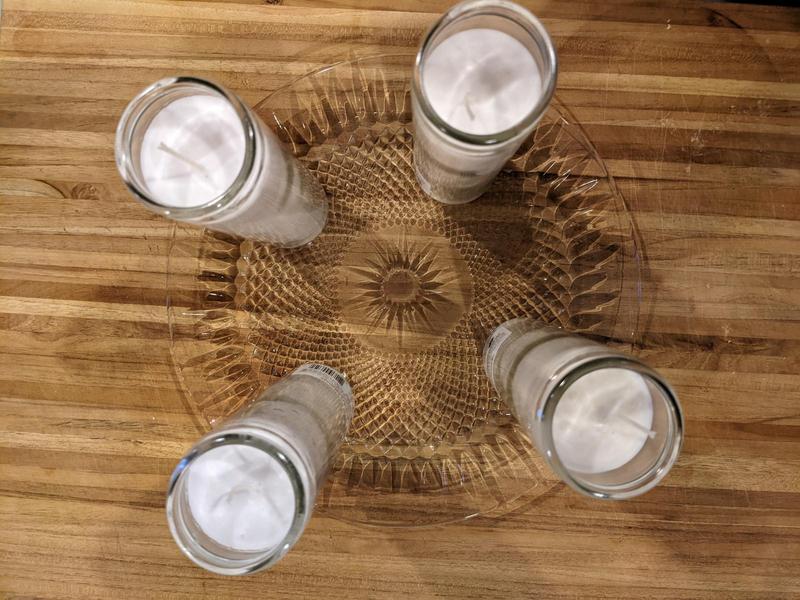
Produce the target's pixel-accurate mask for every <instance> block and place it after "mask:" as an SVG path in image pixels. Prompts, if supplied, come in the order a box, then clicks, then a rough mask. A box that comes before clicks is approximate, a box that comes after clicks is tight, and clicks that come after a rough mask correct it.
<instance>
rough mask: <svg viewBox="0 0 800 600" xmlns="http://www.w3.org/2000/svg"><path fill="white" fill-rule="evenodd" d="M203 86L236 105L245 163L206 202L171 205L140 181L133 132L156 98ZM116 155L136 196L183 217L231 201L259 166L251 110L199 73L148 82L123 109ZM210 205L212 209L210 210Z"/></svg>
mask: <svg viewBox="0 0 800 600" xmlns="http://www.w3.org/2000/svg"><path fill="white" fill-rule="evenodd" d="M192 87H195V88H200V89H202V90H204V91H211V92H213V93H214V94H216V95H218V96H221V97H222V98H224V99H225V100H227V101H228V103H229V104H230V106H231V108H233V110H234V112H235V113H236V116H237V117H238V118H239V121H240V123H241V125H242V132H243V134H244V141H245V149H244V158H243V160H242V166H241V168H240V169H239V173H238V174H237V175H236V178H235V179H234V180H233V183H231V185H230V186H229V187H228V189H226V190H225V191H224V192H223V193H222V194H220V195H219V196H217V197H215V198H212V199H211V200H209V201H208V202H206V203H205V204H200V205H199V206H170V205H167V204H162V203H161V202H159V201H158V200H157V199H156V198H154V197H152V196H151V195H150V194H149V193H148V192H147V191H146V188H145V187H144V185H142V183H141V182H140V181H139V178H138V176H137V174H136V171H137V170H136V169H134V167H133V165H134V160H133V152H132V149H131V145H132V140H133V133H134V132H135V131H136V128H137V127H138V126H139V121H140V119H141V118H142V116H143V115H144V114H145V113H146V112H147V109H148V108H150V106H151V105H152V104H153V103H154V102H156V101H157V100H159V99H161V98H163V97H164V95H166V94H169V93H170V92H171V91H172V90H176V89H180V88H192ZM114 156H115V160H116V163H117V170H118V171H119V174H120V177H121V178H122V181H123V183H125V186H126V187H127V188H128V190H130V192H131V193H132V194H133V195H134V197H135V198H136V199H137V200H139V201H140V202H143V203H144V204H145V205H146V206H149V207H151V208H155V209H156V210H157V212H160V213H162V214H164V215H172V216H180V217H181V218H184V219H191V218H193V217H202V216H207V215H209V214H210V213H214V212H217V211H219V210H222V209H224V208H225V207H226V206H228V205H230V204H231V203H232V202H233V200H234V199H235V198H236V197H237V194H238V193H239V191H240V190H241V189H242V187H243V186H244V184H245V182H246V181H247V179H248V177H249V175H250V173H251V172H252V170H253V168H254V167H255V166H256V164H255V157H256V125H255V123H254V122H253V118H252V117H251V115H250V111H249V109H248V108H247V106H246V105H245V104H244V103H243V102H242V100H241V99H240V98H239V97H238V96H236V95H235V94H233V93H231V92H229V91H228V90H226V89H225V88H224V87H222V86H220V85H218V84H216V83H214V82H213V81H209V80H207V79H201V78H199V77H187V76H178V77H165V78H164V79H160V80H158V81H156V82H155V83H153V84H151V85H149V86H147V87H146V88H145V89H143V90H142V91H141V92H139V93H138V94H137V95H136V96H135V97H134V98H133V100H131V101H130V102H129V103H128V105H127V106H126V107H125V110H124V111H123V112H122V116H121V117H120V119H119V123H118V124H117V130H116V137H115V141H114ZM209 209H213V210H211V211H209Z"/></svg>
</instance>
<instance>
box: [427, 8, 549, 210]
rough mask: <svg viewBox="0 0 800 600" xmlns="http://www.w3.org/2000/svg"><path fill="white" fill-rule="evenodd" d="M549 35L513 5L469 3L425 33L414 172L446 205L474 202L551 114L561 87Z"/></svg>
mask: <svg viewBox="0 0 800 600" xmlns="http://www.w3.org/2000/svg"><path fill="white" fill-rule="evenodd" d="M556 70H557V66H556V55H555V50H554V48H553V44H552V42H551V41H550V37H549V36H548V35H547V31H545V29H544V27H543V26H542V24H541V23H540V22H539V21H538V20H537V19H536V17H534V16H533V15H532V14H531V13H530V12H528V11H527V10H525V9H524V8H522V7H521V6H519V5H518V4H515V3H513V2H506V1H503V0H497V1H496V2H487V1H468V2H462V3H461V4H458V5H456V6H454V7H453V8H451V9H450V10H449V11H448V12H447V13H445V15H444V16H442V18H441V19H440V20H439V22H438V23H437V24H436V25H435V26H434V27H433V29H432V30H431V32H430V33H429V34H428V35H427V36H426V38H425V40H424V41H423V43H422V46H421V47H420V50H419V54H418V55H417V62H416V68H415V73H414V86H413V94H412V109H413V113H414V170H415V172H416V175H417V180H418V181H419V184H420V186H421V187H422V189H423V190H424V191H425V193H427V194H428V195H429V196H431V197H433V198H435V199H436V200H439V201H440V202H444V203H446V204H462V203H464V202H469V201H471V200H474V199H475V198H477V197H478V196H480V195H481V194H483V193H484V192H485V191H486V190H487V189H488V188H489V186H490V185H491V182H492V180H493V179H494V178H495V177H496V176H497V174H498V172H499V171H500V169H502V167H503V165H504V164H505V163H506V161H508V159H509V158H511V157H512V156H513V155H514V152H516V150H517V148H519V146H520V144H521V143H522V142H523V141H524V140H525V138H526V137H527V136H528V135H529V134H530V132H531V131H533V128H534V127H535V126H536V123H538V121H539V119H541V117H542V115H544V111H545V110H546V108H547V104H548V103H549V101H550V98H551V97H552V95H553V92H554V90H555V83H556Z"/></svg>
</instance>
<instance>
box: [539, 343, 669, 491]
mask: <svg viewBox="0 0 800 600" xmlns="http://www.w3.org/2000/svg"><path fill="white" fill-rule="evenodd" d="M602 369H626V370H629V371H634V372H636V373H638V374H639V375H641V376H642V377H645V378H646V379H647V380H649V381H650V382H652V383H653V384H654V385H655V386H656V387H657V388H658V389H659V391H660V392H661V393H662V395H663V396H664V398H665V399H666V404H667V407H668V410H669V414H670V417H671V418H670V423H671V426H672V427H673V428H674V430H673V432H672V436H671V442H670V443H667V444H665V447H664V449H663V450H662V452H661V455H660V456H659V457H658V459H657V460H656V461H655V464H654V466H653V467H651V468H650V469H649V470H648V471H647V472H645V473H643V474H642V475H641V476H640V477H638V478H636V479H634V480H632V481H629V482H627V483H625V484H622V485H619V486H611V485H609V486H595V485H592V484H591V483H589V482H587V481H584V480H582V479H580V478H576V477H573V476H572V475H571V474H570V471H569V469H567V468H566V467H565V466H564V465H563V464H562V462H561V460H560V459H559V458H558V453H557V452H556V451H555V445H554V443H553V430H552V423H553V417H554V415H555V411H556V407H557V406H558V402H559V400H560V399H561V397H562V396H563V395H564V393H565V392H566V391H567V389H568V388H569V386H571V385H572V384H573V383H575V382H576V381H577V380H578V379H580V378H581V377H583V376H585V375H587V374H589V373H591V372H593V371H599V370H602ZM536 420H537V422H539V423H540V424H541V425H542V430H541V431H542V441H543V442H544V449H545V458H546V459H547V462H548V463H549V464H550V466H551V467H552V468H553V470H554V471H555V472H556V474H557V475H558V476H559V477H560V478H561V479H562V480H563V481H564V482H566V483H567V485H569V486H570V487H571V488H572V489H574V490H576V491H578V492H580V493H581V494H584V495H586V496H590V497H592V498H600V499H603V500H624V499H626V498H633V497H635V496H639V495H641V494H644V493H645V492H648V491H650V490H651V489H653V488H654V487H655V486H656V485H658V483H659V482H660V481H661V480H662V479H663V478H664V477H666V475H667V473H669V471H670V469H671V468H672V465H674V464H675V461H676V460H677V459H678V455H679V454H680V451H681V446H682V444H683V429H684V425H683V411H682V410H681V406H680V403H679V402H678V396H677V395H676V394H675V392H674V390H673V389H672V388H671V387H670V385H669V384H668V383H667V382H666V381H665V380H664V379H663V378H662V377H661V376H660V375H659V374H658V373H657V372H655V371H654V370H652V369H651V368H649V367H648V366H646V365H644V364H642V363H641V362H639V361H638V360H636V359H634V358H629V357H625V356H613V357H601V358H595V359H592V360H589V361H586V362H584V363H582V364H580V365H578V366H577V367H575V368H573V369H570V370H569V371H568V372H567V373H566V374H565V375H564V376H562V377H561V378H560V379H559V380H558V381H557V382H556V383H555V385H554V386H553V387H552V388H551V389H550V392H549V393H548V394H547V397H546V398H545V401H544V405H543V407H542V408H541V409H539V410H538V411H537V412H536Z"/></svg>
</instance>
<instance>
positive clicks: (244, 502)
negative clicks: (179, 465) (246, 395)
mask: <svg viewBox="0 0 800 600" xmlns="http://www.w3.org/2000/svg"><path fill="white" fill-rule="evenodd" d="M188 502H189V507H190V509H191V512H192V517H193V518H194V520H195V521H196V523H197V524H198V525H199V526H200V528H201V529H202V530H203V532H204V533H205V534H206V535H208V536H209V537H210V538H211V539H213V540H214V541H216V542H217V543H219V544H222V545H223V546H226V547H228V548H233V549H235V550H242V551H263V550H268V549H273V548H275V547H276V546H278V544H280V543H281V541H282V540H283V539H285V538H286V535H287V534H288V533H289V529H290V528H291V525H292V522H293V519H294V514H295V494H294V490H293V488H292V482H291V481H290V479H289V476H288V475H287V473H286V470H285V469H284V468H283V467H282V466H281V465H280V463H279V462H278V461H277V460H276V459H275V458H272V457H271V456H270V455H269V454H267V453H266V452H263V451H261V450H259V449H258V448H254V447H252V446H245V445H241V444H235V445H227V446H220V447H218V448H215V449H213V450H210V451H208V452H206V453H204V454H202V455H201V456H200V457H198V458H197V459H196V460H195V461H194V462H193V463H192V464H191V466H190V467H189V476H188Z"/></svg>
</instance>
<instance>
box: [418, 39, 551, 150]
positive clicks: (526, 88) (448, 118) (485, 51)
mask: <svg viewBox="0 0 800 600" xmlns="http://www.w3.org/2000/svg"><path fill="white" fill-rule="evenodd" d="M422 84H423V87H424V89H425V94H426V96H427V98H428V102H430V104H431V106H432V107H433V110H434V111H436V113H437V114H438V115H439V117H440V118H442V119H443V120H444V121H445V122H446V123H447V124H448V125H450V126H451V127H454V128H455V129H458V130H460V131H464V132H466V133H471V134H477V135H490V134H493V133H499V132H501V131H505V130H506V129H510V128H511V127H513V126H514V125H517V124H518V123H519V122H520V121H522V120H523V119H524V118H525V117H526V116H528V114H529V113H530V112H531V111H532V110H533V107H534V106H535V105H536V103H537V102H538V101H539V98H540V97H541V95H542V76H541V73H540V72H539V67H538V65H537V64H536V61H535V60H534V58H533V56H531V53H530V52H529V51H528V49H527V48H526V47H525V46H523V45H522V44H521V43H520V42H519V41H518V40H517V39H515V38H514V37H512V36H510V35H508V34H507V33H503V32H502V31H497V30H494V29H483V28H480V29H467V30H465V31H460V32H458V33H456V34H454V35H453V36H451V37H449V38H447V39H446V40H444V41H443V42H442V43H441V44H439V45H438V46H436V47H435V48H434V49H433V51H432V52H431V53H430V55H429V56H428V57H427V59H426V60H425V65H424V68H423V70H422Z"/></svg>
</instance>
